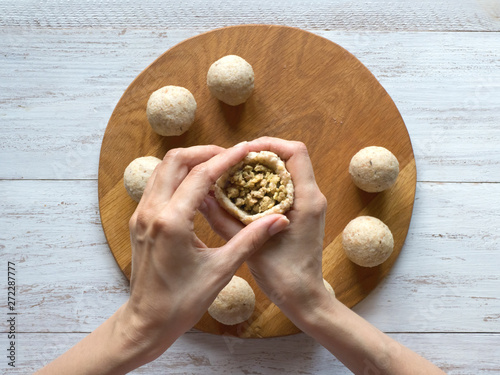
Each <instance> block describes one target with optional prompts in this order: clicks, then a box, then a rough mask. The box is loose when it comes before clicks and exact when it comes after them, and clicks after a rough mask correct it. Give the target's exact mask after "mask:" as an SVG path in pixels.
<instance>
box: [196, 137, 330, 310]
mask: <svg viewBox="0 0 500 375" xmlns="http://www.w3.org/2000/svg"><path fill="white" fill-rule="evenodd" d="M248 146H249V149H250V151H264V150H267V151H272V152H274V153H276V154H277V155H278V156H280V157H281V158H282V159H283V160H285V163H286V168H287V169H288V171H289V172H290V174H291V175H292V180H293V184H294V189H295V200H294V203H293V206H292V209H291V210H290V211H289V212H288V213H287V214H286V216H287V217H288V219H289V220H290V224H289V226H288V227H287V228H286V229H285V230H283V231H282V232H281V233H278V234H277V235H276V236H274V237H272V238H271V239H270V240H268V241H267V242H266V243H265V244H264V245H263V247H262V248H261V249H260V250H259V251H257V252H256V253H254V254H253V255H252V256H251V257H250V258H249V259H248V260H247V264H248V266H249V267H250V270H251V272H252V274H253V276H254V278H255V280H256V282H257V284H258V285H259V287H260V288H261V289H262V290H263V291H264V293H265V294H266V295H267V296H268V297H269V299H271V301H272V302H274V303H275V304H276V305H278V306H279V307H280V308H281V310H283V312H284V313H285V314H286V315H288V316H289V317H290V318H293V316H295V315H296V314H298V313H301V312H303V311H298V309H299V307H300V310H304V309H306V310H307V309H314V308H315V306H317V305H318V304H321V303H322V302H323V301H329V300H330V298H331V297H330V294H329V293H328V292H327V290H326V288H325V287H324V284H323V275H322V268H321V259H322V251H323V237H324V227H325V213H326V198H325V196H324V195H323V194H322V193H321V191H320V190H319V188H318V185H317V184H316V180H315V178H314V172H313V168H312V165H311V161H310V158H309V154H308V152H307V148H306V146H305V145H304V144H303V143H300V142H291V141H285V140H282V139H278V138H270V137H264V138H259V139H256V140H254V141H251V142H249V143H248ZM205 203H206V204H207V205H206V207H205V209H204V210H202V214H203V215H204V216H205V217H206V218H207V220H208V221H209V223H210V224H211V226H212V228H213V229H214V230H215V231H216V232H217V233H218V234H219V235H221V236H222V237H223V238H225V239H230V238H232V236H234V235H235V234H236V233H238V232H239V231H240V230H241V229H242V228H243V225H242V224H241V223H240V222H239V221H237V220H236V219H234V218H233V217H232V216H230V215H229V214H228V213H227V212H226V211H225V210H223V209H222V208H220V206H219V205H218V204H217V202H216V201H215V200H214V199H213V198H212V197H207V198H206V199H205ZM292 320H293V319H292Z"/></svg>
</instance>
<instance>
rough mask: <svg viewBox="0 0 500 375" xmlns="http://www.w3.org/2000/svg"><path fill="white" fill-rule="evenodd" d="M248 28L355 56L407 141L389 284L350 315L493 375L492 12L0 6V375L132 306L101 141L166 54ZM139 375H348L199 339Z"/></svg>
mask: <svg viewBox="0 0 500 375" xmlns="http://www.w3.org/2000/svg"><path fill="white" fill-rule="evenodd" d="M247 23H267V24H283V25H288V26H296V27H300V28H303V29H306V30H310V31H312V32H314V33H317V34H319V35H321V36H324V37H326V38H328V39H330V40H332V41H334V42H336V43H338V44H340V45H341V46H343V47H344V48H346V49H347V50H349V51H350V52H352V53H353V54H354V55H355V56H357V57H358V58H359V59H360V60H361V61H362V62H363V63H364V64H365V65H366V66H367V67H368V68H369V69H370V70H371V71H372V72H373V74H374V75H375V76H376V77H377V78H378V79H379V81H380V82H381V83H382V85H383V86H384V87H385V88H386V90H387V91H388V92H389V94H390V95H391V96H392V98H393V99H394V101H395V103H396V105H397V106H398V108H399V110H400V112H401V114H402V116H403V118H404V120H405V122H406V125H407V127H408V130H409V132H410V136H411V139H412V143H413V147H414V152H415V156H416V161H417V170H418V183H417V195H416V201H415V208H414V214H413V219H412V222H411V227H410V231H409V234H408V237H407V240H406V243H405V246H404V248H403V251H402V253H401V255H400V257H399V259H398V261H397V263H396V265H395V267H394V268H393V269H392V271H391V272H390V274H389V276H388V277H387V278H386V279H385V280H384V281H383V282H382V283H381V284H380V285H379V286H378V287H377V289H376V290H375V291H373V292H372V293H371V294H370V295H369V297H368V298H366V299H365V300H364V301H362V302H361V303H360V304H359V305H357V306H356V307H355V308H354V310H355V311H356V312H358V313H359V314H361V315H362V316H363V317H365V318H366V319H367V320H369V321H370V322H372V323H373V324H374V325H376V326H377V327H379V328H380V329H382V330H383V331H385V332H387V333H389V334H390V335H391V336H393V337H395V338H396V339H398V340H400V341H401V342H402V343H404V344H405V345H407V346H409V347H410V348H412V349H413V350H415V351H417V352H419V353H421V354H422V355H424V356H425V357H427V358H428V359H430V360H431V361H433V362H435V363H436V364H437V365H439V366H440V367H442V368H443V369H444V370H445V371H447V372H449V373H450V374H487V373H499V372H500V276H499V274H500V271H499V270H500V234H499V233H500V214H499V209H500V1H498V0H476V1H473V0H460V1H435V0H421V1H414V0H404V1H403V0H401V1H396V0H393V1H382V0H372V1H367V0H362V1H352V2H351V1H347V0H337V1H328V0H309V1H299V0H287V1H285V0H280V1H274V2H273V1H268V0H255V1H250V0H246V1H241V0H233V1H222V0H214V1H211V2H208V1H207V2H205V1H201V0H190V1H187V0H186V1H177V2H173V1H172V2H170V1H168V0H167V1H165V0H142V1H131V0H130V1H129V0H125V1H103V2H99V1H97V0H39V1H38V0H37V1H35V0H3V1H2V2H1V3H0V52H1V53H0V139H1V143H0V285H1V286H2V289H1V295H0V321H1V331H2V333H1V337H0V349H1V351H0V353H3V354H2V355H1V356H0V369H1V370H0V372H2V373H7V374H11V373H12V374H25V373H29V372H30V371H33V370H35V369H37V368H39V367H41V366H42V365H44V364H45V363H47V362H48V361H50V360H51V359H53V358H55V357H56V356H57V355H59V354H60V353H62V352H64V351H65V350H67V349H68V348H69V347H70V346H72V345H73V344H74V343H76V342H77V341H79V340H80V339H81V338H82V337H84V336H85V335H86V334H87V333H88V332H91V331H92V330H93V329H94V328H95V327H97V326H98V325H99V324H100V323H101V322H103V321H104V320H105V319H106V318H107V317H108V316H110V315H111V314H112V313H113V312H114V311H115V310H116V308H117V307H118V306H119V305H120V304H122V303H123V302H124V301H125V300H126V299H127V295H128V281H127V280H126V279H125V277H124V276H123V275H122V273H121V271H120V270H119V269H118V267H117V265H116V264H115V261H114V259H113V257H112V255H111V253H110V251H109V249H108V246H107V244H106V240H105V237H104V235H103V231H102V228H101V224H100V219H99V211H98V202H97V170H98V158H99V151H100V145H101V139H102V136H103V133H104V130H105V128H106V124H107V121H108V119H109V116H110V115H111V112H112V110H113V108H114V106H115V105H116V103H117V101H118V99H119V98H120V96H121V94H122V93H123V91H124V90H125V89H126V87H127V86H128V84H129V83H130V82H131V81H132V79H133V78H134V77H135V76H136V75H137V74H139V73H140V71H141V70H143V69H144V68H145V67H146V66H147V65H148V64H149V63H150V62H152V61H153V60H154V59H155V58H156V57H157V56H159V55H160V54H161V53H162V52H164V51H165V50H167V49H168V48H170V47H171V46H173V45H174V44H176V43H178V42H180V41H182V40H184V39H185V38H187V37H190V36H193V35H196V34H198V33H200V32H203V31H207V30H210V29H213V28H217V27H222V26H227V25H233V24H247ZM8 262H13V263H15V269H16V271H15V283H16V297H15V298H16V306H15V307H16V310H15V312H17V315H15V319H16V320H15V322H16V325H15V330H16V339H15V342H16V343H15V349H16V354H15V355H16V357H15V360H16V362H15V365H16V367H15V368H11V367H9V366H8V362H9V361H10V360H9V359H8V358H7V355H6V353H7V354H8V350H7V349H9V343H8V342H9V341H10V340H8V335H7V331H8V330H9V329H10V324H9V323H8V319H9V318H10V317H12V315H8V312H9V310H8V289H7V280H8V279H7V267H8ZM136 373H138V374H165V373H175V374H211V373H213V374H282V373H289V374H299V373H300V374H327V373H328V374H331V373H339V374H343V373H349V372H348V371H347V370H346V369H345V368H344V367H343V366H342V364H341V363H339V362H338V361H337V360H336V359H335V358H333V357H332V356H331V355H330V354H329V353H328V352H327V351H326V350H324V349H323V348H322V347H320V346H319V345H318V344H316V343H315V342H314V341H313V340H312V339H310V338H308V337H307V336H305V335H303V334H299V335H295V336H290V337H284V338H276V339H264V340H240V339H235V338H227V337H221V336H214V335H209V334H205V333H201V332H197V331H194V330H193V331H190V332H188V333H186V334H185V335H184V336H183V337H181V338H180V339H179V340H178V341H177V342H176V343H175V345H174V346H173V347H172V348H171V349H169V350H168V351H167V352H166V353H165V354H164V355H163V356H162V357H161V358H159V359H158V360H156V361H155V362H153V363H151V364H149V365H148V366H145V367H143V368H141V369H139V370H137V371H136ZM373 373H375V372H373Z"/></svg>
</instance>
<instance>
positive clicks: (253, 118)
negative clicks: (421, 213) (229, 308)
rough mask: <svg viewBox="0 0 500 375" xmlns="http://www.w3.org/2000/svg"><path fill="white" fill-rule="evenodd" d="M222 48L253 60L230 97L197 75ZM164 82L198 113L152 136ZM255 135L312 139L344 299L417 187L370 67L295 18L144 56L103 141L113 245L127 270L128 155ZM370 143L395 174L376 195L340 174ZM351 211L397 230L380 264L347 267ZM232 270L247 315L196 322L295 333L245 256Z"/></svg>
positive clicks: (355, 290)
mask: <svg viewBox="0 0 500 375" xmlns="http://www.w3.org/2000/svg"><path fill="white" fill-rule="evenodd" d="M229 54H235V55H239V56H241V57H243V58H244V59H245V60H247V61H248V62H249V63H250V64H251V65H252V66H253V69H254V71H255V91H254V93H253V95H252V96H251V97H250V99H249V100H248V101H247V102H246V103H245V104H243V105H240V106H237V107H231V106H228V105H225V104H223V103H221V102H219V101H218V100H217V99H215V98H214V97H213V96H212V95H211V94H210V92H209V90H208V88H207V85H206V74H207V71H208V68H209V67H210V65H211V64H212V63H213V62H214V61H216V60H217V59H219V58H221V57H222V56H225V55H229ZM166 85H178V86H184V87H186V88H187V89H189V90H190V91H191V92H192V93H193V95H194V97H195V98H196V101H197V103H198V110H197V112H196V120H195V123H194V124H193V126H192V127H191V129H190V130H189V131H188V132H186V133H185V134H183V135H181V136H178V137H161V136H159V135H157V134H156V133H154V132H153V131H152V130H151V128H150V126H149V124H148V121H147V118H146V103H147V100H148V98H149V96H150V94H151V93H152V92H153V91H154V90H156V89H158V88H160V87H162V86H166ZM264 135H267V136H273V137H279V138H284V139H288V140H298V141H302V142H304V143H305V144H306V145H307V147H308V149H309V153H310V156H311V161H312V164H313V167H314V170H315V173H316V179H317V182H318V185H319V187H320V189H321V191H322V192H323V194H324V195H325V196H326V197H327V199H328V211H327V215H326V227H325V232H326V233H325V242H324V252H323V270H324V278H325V279H326V280H327V281H329V282H330V283H331V284H332V285H333V287H334V289H335V292H336V295H337V298H338V299H339V300H340V301H341V302H343V303H344V304H346V305H347V306H349V307H352V306H354V305H355V304H356V303H358V302H359V301H361V300H362V299H363V298H365V297H366V296H367V295H368V294H369V293H370V291H371V290H373V288H375V286H376V285H377V284H378V283H379V282H380V281H381V280H382V278H383V277H384V276H385V275H386V274H387V273H388V272H389V270H390V269H391V267H392V266H393V264H394V262H395V261H396V258H397V257H398V255H399V253H400V251H401V248H402V246H403V242H404V240H405V238H406V234H407V232H408V227H409V225H410V219H411V213H412V209H413V201H414V197H415V184H416V169H415V160H414V157H413V151H412V146H411V143H410V138H409V136H408V132H407V130H406V127H405V124H404V122H403V119H402V118H401V115H400V114H399V112H398V110H397V108H396V106H395V105H394V103H393V101H392V100H391V98H390V97H389V95H388V94H387V92H386V91H385V90H384V88H383V87H382V86H381V85H380V84H379V83H378V81H377V80H376V79H375V77H374V76H373V75H372V74H371V73H370V71H369V70H368V69H367V68H366V67H365V66H363V64H361V63H360V62H359V61H358V60H357V59H356V58H355V57H354V56H353V55H351V54H350V53H349V52H347V51H346V50H345V49H343V48H341V47H340V46H338V45H336V44H335V43H332V42H331V41H329V40H327V39H324V38H322V37H319V36H317V35H314V34H311V33H309V32H306V31H303V30H300V29H295V28H290V27H283V26H265V25H250V26H234V27H227V28H223V29H218V30H214V31H210V32H207V33H205V34H201V35H198V36H196V37H194V38H191V39H188V40H185V41H183V42H182V43H180V44H178V45H176V46H175V47H172V48H171V49H170V50H168V51H167V52H165V53H164V54H163V55H162V56H160V57H159V58H158V59H157V60H156V61H154V62H153V63H152V64H151V65H150V66H149V67H147V68H146V69H145V70H144V71H143V72H142V73H141V74H140V75H139V76H138V77H137V78H136V79H135V80H134V81H133V82H132V84H131V85H130V86H129V87H128V88H127V90H126V91H125V93H124V94H123V96H122V98H121V99H120V101H119V102H118V105H117V106H116V108H115V110H114V112H113V114H112V116H111V118H110V120H109V124H108V126H107V128H106V132H105V134H104V139H103V143H102V148H101V156H100V162H99V208H100V212H101V220H102V225H103V228H104V232H105V234H106V238H107V240H108V243H109V246H110V248H111V251H112V253H113V255H114V257H115V259H116V261H117V262H118V265H119V266H120V268H121V269H122V270H123V272H124V274H125V275H126V276H127V277H128V278H130V270H131V248H130V242H129V231H128V220H129V218H130V216H131V215H132V213H133V212H134V210H135V208H136V206H137V204H136V203H135V202H134V201H132V199H130V198H129V197H128V195H127V193H126V191H125V189H124V187H123V171H124V170H125V168H126V166H127V165H128V164H129V163H130V162H131V161H132V160H134V159H135V158H137V157H141V156H146V155H153V156H157V157H159V158H162V157H163V156H164V155H165V153H166V152H167V151H168V150H169V149H171V148H174V147H189V146H193V145H204V144H216V145H219V146H222V147H230V146H233V145H235V144H236V143H239V142H241V141H244V140H252V139H255V138H258V137H261V136H264ZM373 145H375V146H383V147H386V148H387V149H389V150H391V151H392V152H393V153H394V154H395V155H396V157H397V158H398V160H399V163H400V174H399V177H398V180H397V183H396V185H395V186H393V187H392V188H390V189H389V190H387V191H385V192H382V193H378V194H370V193H365V192H363V191H361V190H359V189H357V188H356V187H355V186H354V184H353V183H352V181H351V178H350V176H349V173H348V166H349V161H350V159H351V157H352V156H353V155H354V154H355V153H356V152H357V151H358V150H360V149H361V148H363V147H366V146H373ZM359 215H371V216H375V217H378V218H379V219H381V220H382V221H383V222H385V223H386V224H387V225H388V226H389V227H390V229H391V231H392V233H393V235H394V252H393V254H392V255H391V257H390V258H389V259H388V260H387V261H386V262H385V263H383V264H382V265H380V266H378V267H374V268H363V267H359V266H356V265H355V264H353V263H351V262H350V261H349V260H348V259H347V258H346V256H345V255H344V252H343V249H342V244H341V235H342V230H343V229H344V227H345V226H346V224H347V223H348V222H349V221H350V220H352V219H354V218H355V217H357V216H359ZM195 228H196V232H197V234H198V235H199V237H200V238H201V239H202V240H204V241H205V243H206V244H207V245H208V246H220V245H221V244H223V241H222V240H221V239H220V238H218V236H217V235H215V234H214V233H213V232H212V230H211V229H210V227H209V226H208V224H207V223H206V222H205V221H204V220H203V219H202V218H201V216H199V217H197V219H196V221H195ZM237 274H238V275H239V276H241V277H244V278H245V279H246V280H247V281H248V282H249V283H250V285H251V286H252V287H253V289H254V291H255V294H256V298H257V304H256V308H255V312H254V314H253V315H252V317H251V318H250V319H249V320H248V321H247V322H244V323H242V324H239V325H236V326H225V325H223V324H220V323H218V322H216V321H215V320H213V319H212V318H211V317H210V316H209V315H208V313H206V314H205V315H204V316H203V318H202V319H201V321H200V322H199V323H198V324H197V325H196V326H195V327H196V328H198V329H200V330H203V331H206V332H211V333H216V334H226V335H234V336H239V337H272V336H282V335H288V334H292V333H296V332H299V330H298V329H297V328H296V327H295V326H294V325H293V324H292V323H291V322H290V321H289V320H288V319H287V318H286V317H285V316H284V315H283V314H282V313H281V312H280V311H279V309H278V308H277V307H276V306H275V305H274V304H272V303H271V302H270V301H269V300H268V299H267V298H266V296H265V295H264V294H263V293H262V292H261V291H260V290H259V288H258V287H257V285H256V283H255V282H254V280H253V279H252V277H251V275H250V273H249V271H248V269H247V268H246V266H245V265H243V266H242V267H241V268H240V269H239V270H238V272H237Z"/></svg>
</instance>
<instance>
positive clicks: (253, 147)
mask: <svg viewBox="0 0 500 375" xmlns="http://www.w3.org/2000/svg"><path fill="white" fill-rule="evenodd" d="M248 147H249V151H272V152H274V153H275V154H276V155H278V156H279V157H280V158H281V159H283V160H284V161H285V164H286V168H287V170H288V171H289V172H290V174H292V176H293V182H294V184H297V185H306V184H308V183H310V182H315V181H316V180H315V177H314V171H313V167H312V164H311V159H310V157H309V153H308V151H307V147H306V145H305V144H304V143H302V142H296V141H287V140H284V139H280V138H273V137H262V138H257V139H255V140H253V141H251V142H248Z"/></svg>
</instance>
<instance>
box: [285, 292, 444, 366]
mask: <svg viewBox="0 0 500 375" xmlns="http://www.w3.org/2000/svg"><path fill="white" fill-rule="evenodd" d="M289 313H290V315H291V319H292V321H294V323H295V324H296V325H297V326H298V327H299V328H300V329H301V330H302V331H304V332H305V333H307V334H308V335H310V336H311V337H313V338H314V339H316V340H317V341H318V342H319V343H320V344H321V345H323V346H324V347H325V348H326V349H328V350H329V351H330V352H331V353H332V354H333V355H334V356H335V357H337V358H338V359H339V360H340V361H341V362H342V363H343V364H344V365H345V366H346V367H348V368H349V369H350V370H351V371H352V372H354V373H355V374H367V373H370V374H371V373H374V374H398V375H402V374H443V372H442V371H441V370H440V369H439V368H437V367H436V366H435V365H433V364H432V363H430V362H429V361H427V360H426V359H424V358H422V357H421V356H419V355H418V354H416V353H414V352H413V351H411V350H410V349H408V348H406V347H405V346H403V345H402V344H400V343H398V342H397V341H395V340H393V339H392V338H390V337H389V336H387V335H386V334H384V333H383V332H381V331H379V330H378V329H377V328H375V327H374V326H372V325H371V324H370V323H368V322H367V321H366V320H364V319H363V318H361V317H360V316H359V315H357V314H356V313H354V312H353V311H351V310H350V309H349V308H347V307H346V306H344V305H343V304H342V303H340V302H339V301H338V300H336V299H335V298H329V300H328V301H327V302H324V303H322V304H321V305H320V307H318V308H316V309H314V311H313V312H312V313H309V314H307V315H305V314H304V315H301V314H300V313H298V312H292V311H290V312H289Z"/></svg>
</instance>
